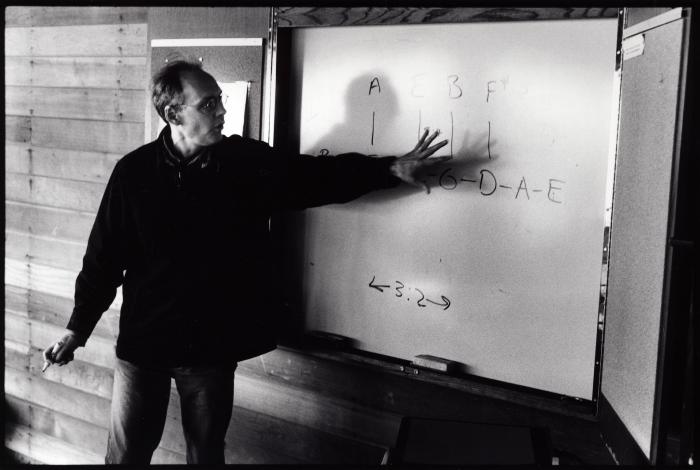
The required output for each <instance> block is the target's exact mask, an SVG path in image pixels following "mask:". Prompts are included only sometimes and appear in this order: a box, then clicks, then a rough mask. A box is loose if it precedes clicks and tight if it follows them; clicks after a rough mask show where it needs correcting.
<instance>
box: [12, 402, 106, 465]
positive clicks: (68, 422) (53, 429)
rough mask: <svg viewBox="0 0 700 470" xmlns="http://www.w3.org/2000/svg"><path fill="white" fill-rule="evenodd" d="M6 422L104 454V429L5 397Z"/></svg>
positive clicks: (33, 404)
mask: <svg viewBox="0 0 700 470" xmlns="http://www.w3.org/2000/svg"><path fill="white" fill-rule="evenodd" d="M6 399H7V405H8V406H7V409H8V415H9V416H8V421H10V422H12V423H15V424H19V425H22V426H26V427H29V428H31V429H34V430H36V431H38V432H40V433H43V434H47V435H49V436H52V437H55V438H57V439H60V440H62V441H64V442H66V443H68V444H71V445H74V446H76V447H81V448H83V449H85V450H87V451H88V452H92V453H95V454H104V452H105V450H106V449H107V428H102V427H100V426H96V425H94V424H92V423H88V422H86V421H82V420H80V419H76V418H73V417H71V416H68V415H64V414H63V413H57V412H56V411H54V410H51V409H49V408H45V407H43V406H38V405H36V404H35V403H31V402H28V401H25V400H22V399H20V398H17V397H13V396H11V395H8V396H7V398H6Z"/></svg>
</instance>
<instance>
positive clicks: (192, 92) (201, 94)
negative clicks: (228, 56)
mask: <svg viewBox="0 0 700 470" xmlns="http://www.w3.org/2000/svg"><path fill="white" fill-rule="evenodd" d="M180 80H181V81H182V95H183V98H184V106H182V107H181V108H180V111H179V112H178V116H179V118H180V122H179V126H178V127H179V129H180V131H181V133H182V136H183V138H184V140H185V141H186V142H187V144H188V146H191V147H206V146H208V145H212V144H215V143H217V142H219V141H220V140H221V139H222V138H223V136H222V135H221V131H222V129H223V128H224V114H226V110H225V109H224V106H223V105H222V104H221V101H220V100H219V98H220V96H221V89H220V88H219V85H217V84H216V80H214V79H213V78H212V77H211V76H209V75H207V74H205V73H198V72H187V73H184V74H182V76H181V77H180ZM212 100H213V101H212ZM207 105H209V106H207Z"/></svg>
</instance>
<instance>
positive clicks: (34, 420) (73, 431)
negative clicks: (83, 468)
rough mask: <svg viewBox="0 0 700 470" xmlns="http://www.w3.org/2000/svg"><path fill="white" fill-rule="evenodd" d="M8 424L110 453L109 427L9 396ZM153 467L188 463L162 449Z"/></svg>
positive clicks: (181, 456) (78, 445) (156, 456)
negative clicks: (108, 447) (11, 423)
mask: <svg viewBox="0 0 700 470" xmlns="http://www.w3.org/2000/svg"><path fill="white" fill-rule="evenodd" d="M7 404H8V407H7V409H8V415H9V416H8V418H9V419H8V421H10V422H13V423H16V424H20V425H22V426H26V427H29V428H31V429H33V430H35V431H38V432H41V433H43V434H46V435H49V436H52V437H55V438H57V439H60V440H62V441H64V442H66V443H68V444H71V445H73V446H76V447H79V448H81V449H85V450H87V451H88V452H91V453H94V454H99V455H104V454H105V453H106V450H107V434H108V431H107V429H106V428H103V427H100V426H96V425H94V424H92V423H88V422H86V421H82V420H80V419H76V418H73V417H71V416H68V415H65V414H63V413H57V412H55V411H54V410H51V409H49V408H45V407H43V406H38V405H36V404H34V403H30V402H27V401H25V400H22V399H19V398H15V397H13V396H10V395H8V396H7ZM151 463H153V464H180V463H185V456H184V455H183V454H176V453H174V452H171V451H168V450H166V449H163V448H158V449H156V451H155V452H154V454H153V459H152V461H151Z"/></svg>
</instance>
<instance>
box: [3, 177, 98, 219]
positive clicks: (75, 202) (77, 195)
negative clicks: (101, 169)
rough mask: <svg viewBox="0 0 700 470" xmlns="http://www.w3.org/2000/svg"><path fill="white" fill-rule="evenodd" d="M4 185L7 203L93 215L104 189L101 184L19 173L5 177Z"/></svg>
mask: <svg viewBox="0 0 700 470" xmlns="http://www.w3.org/2000/svg"><path fill="white" fill-rule="evenodd" d="M5 181H6V184H7V189H6V197H7V200H10V201H18V202H26V203H31V204H36V205H40V206H45V207H56V208H60V209H72V210H76V211H82V212H95V213H97V209H98V208H99V206H100V200H101V199H102V194H103V193H104V190H105V187H106V185H105V184H104V183H93V182H89V181H73V180H65V179H58V178H49V177H46V176H36V175H25V174H22V173H6V174H5Z"/></svg>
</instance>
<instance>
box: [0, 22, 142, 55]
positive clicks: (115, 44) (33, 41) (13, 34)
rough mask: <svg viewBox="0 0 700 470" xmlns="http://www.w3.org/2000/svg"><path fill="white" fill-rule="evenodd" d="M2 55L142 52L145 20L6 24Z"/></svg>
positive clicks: (134, 53) (139, 53) (123, 53)
mask: <svg viewBox="0 0 700 470" xmlns="http://www.w3.org/2000/svg"><path fill="white" fill-rule="evenodd" d="M96 39H98V40H96ZM5 55H6V56H11V57H12V56H14V57H16V56H52V57H66V56H70V57H80V56H83V57H84V56H87V57H94V56H107V57H129V56H145V55H146V24H143V23H138V24H108V25H78V26H41V27H30V28H26V27H19V28H5Z"/></svg>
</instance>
